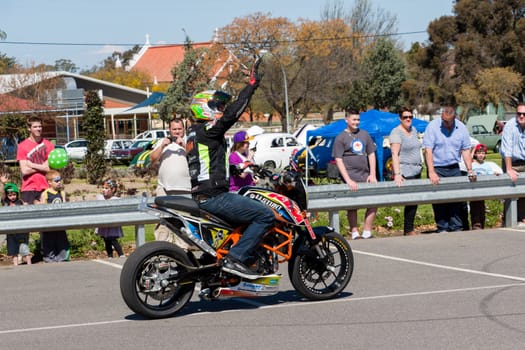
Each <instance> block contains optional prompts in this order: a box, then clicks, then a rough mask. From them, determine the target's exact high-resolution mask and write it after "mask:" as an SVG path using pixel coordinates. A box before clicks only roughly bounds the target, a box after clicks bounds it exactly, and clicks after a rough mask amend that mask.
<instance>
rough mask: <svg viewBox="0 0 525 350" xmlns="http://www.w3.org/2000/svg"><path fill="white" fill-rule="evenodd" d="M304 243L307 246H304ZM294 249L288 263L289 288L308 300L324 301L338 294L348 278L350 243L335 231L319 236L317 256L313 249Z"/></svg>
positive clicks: (351, 265)
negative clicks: (290, 283)
mask: <svg viewBox="0 0 525 350" xmlns="http://www.w3.org/2000/svg"><path fill="white" fill-rule="evenodd" d="M305 244H308V243H305ZM305 248H309V249H300V250H298V253H297V255H296V256H295V257H294V258H293V259H292V260H291V261H290V262H289V263H288V274H289V276H290V281H291V282H292V285H293V287H294V288H295V289H296V290H297V291H298V292H299V293H300V294H301V295H303V296H304V297H305V298H307V299H310V300H327V299H331V298H334V297H335V296H337V295H338V294H339V293H341V292H342V291H343V290H344V289H345V288H346V286H347V285H348V283H349V282H350V278H352V273H353V270H354V256H353V254H352V249H351V248H350V244H348V242H347V241H346V239H344V237H343V236H341V235H340V234H339V233H337V232H330V233H327V234H325V235H324V236H323V238H322V240H321V242H319V248H320V249H321V251H322V252H323V255H324V257H321V256H319V254H318V253H317V251H316V249H315V247H313V246H311V247H305Z"/></svg>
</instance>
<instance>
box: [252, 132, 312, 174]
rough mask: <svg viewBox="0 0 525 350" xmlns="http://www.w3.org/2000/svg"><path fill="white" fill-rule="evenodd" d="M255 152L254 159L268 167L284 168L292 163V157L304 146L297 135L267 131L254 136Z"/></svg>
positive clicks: (258, 163) (260, 164)
mask: <svg viewBox="0 0 525 350" xmlns="http://www.w3.org/2000/svg"><path fill="white" fill-rule="evenodd" d="M252 143H253V145H254V147H255V153H254V156H253V161H254V163H255V164H257V165H259V166H263V167H265V168H268V169H272V170H273V169H284V168H285V167H287V166H288V165H289V164H290V157H291V156H292V154H293V153H294V152H296V151H298V150H299V149H300V148H301V147H302V146H301V144H300V143H299V141H297V139H296V138H295V136H293V135H292V134H288V133H265V134H260V135H256V136H254V140H253V141H250V147H252V146H251V144H252Z"/></svg>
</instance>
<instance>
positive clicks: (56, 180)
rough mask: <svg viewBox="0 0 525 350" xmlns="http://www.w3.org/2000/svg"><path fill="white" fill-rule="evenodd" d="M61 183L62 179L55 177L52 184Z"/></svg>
mask: <svg viewBox="0 0 525 350" xmlns="http://www.w3.org/2000/svg"><path fill="white" fill-rule="evenodd" d="M60 181H62V178H61V177H55V178H53V182H60Z"/></svg>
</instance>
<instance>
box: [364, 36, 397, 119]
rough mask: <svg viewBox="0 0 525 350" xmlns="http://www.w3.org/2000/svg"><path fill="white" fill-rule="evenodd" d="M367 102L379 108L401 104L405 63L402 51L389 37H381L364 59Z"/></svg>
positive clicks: (388, 107)
mask: <svg viewBox="0 0 525 350" xmlns="http://www.w3.org/2000/svg"><path fill="white" fill-rule="evenodd" d="M363 71H364V79H365V84H366V87H367V89H366V90H367V95H368V96H367V97H368V98H367V99H366V100H367V102H368V103H369V104H370V105H372V106H374V107H375V108H377V109H385V108H386V109H390V108H393V107H399V106H400V96H401V84H402V83H403V82H404V81H405V79H406V75H405V64H404V62H403V59H402V57H401V54H400V52H399V51H398V50H397V49H396V48H395V47H394V44H393V42H392V41H391V40H390V39H388V38H384V37H382V38H380V39H379V40H377V42H376V43H375V45H374V46H373V47H372V48H370V50H369V51H368V52H367V54H366V56H365V58H364V60H363Z"/></svg>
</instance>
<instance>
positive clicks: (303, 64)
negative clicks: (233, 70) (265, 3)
mask: <svg viewBox="0 0 525 350" xmlns="http://www.w3.org/2000/svg"><path fill="white" fill-rule="evenodd" d="M349 36H350V33H349V31H348V26H346V25H345V23H344V22H343V21H342V20H340V19H335V20H326V21H321V22H315V21H306V20H303V21H300V23H298V24H297V25H296V24H294V23H292V22H291V21H290V20H288V19H286V18H282V17H279V18H270V17H269V15H266V14H262V13H255V14H252V15H249V16H247V17H244V18H236V19H235V20H234V21H233V22H232V23H231V24H230V25H228V26H226V27H224V28H222V29H221V30H220V31H219V41H220V42H222V43H224V46H225V47H226V48H227V49H228V51H229V52H231V53H232V54H233V55H234V56H235V57H236V58H238V60H239V62H240V63H239V66H240V67H245V68H249V67H251V65H252V64H253V62H254V58H255V57H258V56H264V58H263V59H264V64H263V65H262V66H261V71H262V72H263V74H264V79H263V80H262V83H261V86H260V89H259V90H260V91H261V92H262V93H263V95H264V97H265V99H266V100H267V101H268V104H269V105H270V106H271V107H272V109H273V110H275V111H277V112H278V113H279V115H280V116H281V125H282V128H283V130H284V129H285V128H286V124H287V123H286V119H285V118H284V116H285V115H286V114H287V111H286V103H287V102H288V107H289V114H290V116H291V120H290V122H291V123H292V124H294V125H297V124H298V123H299V121H300V120H301V119H302V118H304V116H306V114H307V113H308V112H310V111H312V110H319V109H320V108H321V106H323V105H325V104H328V103H331V104H333V100H334V96H333V93H331V91H333V90H334V89H335V87H336V86H338V84H341V83H342V81H347V77H348V75H349V74H350V73H349V70H350V69H351V67H352V65H351V64H350V62H351V57H352V55H351V45H352V43H351V41H349V40H348V37H349ZM263 50H265V51H263ZM265 52H266V53H265ZM237 77H238V81H237V82H235V83H233V84H232V85H233V86H236V85H239V84H241V82H242V83H243V84H244V83H245V79H246V76H245V75H242V74H239V75H237ZM285 77H286V81H285ZM285 86H286V90H287V97H288V99H286V94H285ZM257 96H260V94H258V95H257V94H256V95H255V96H254V99H253V100H256V98H257ZM266 112H272V111H266ZM271 114H272V113H270V115H271Z"/></svg>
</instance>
